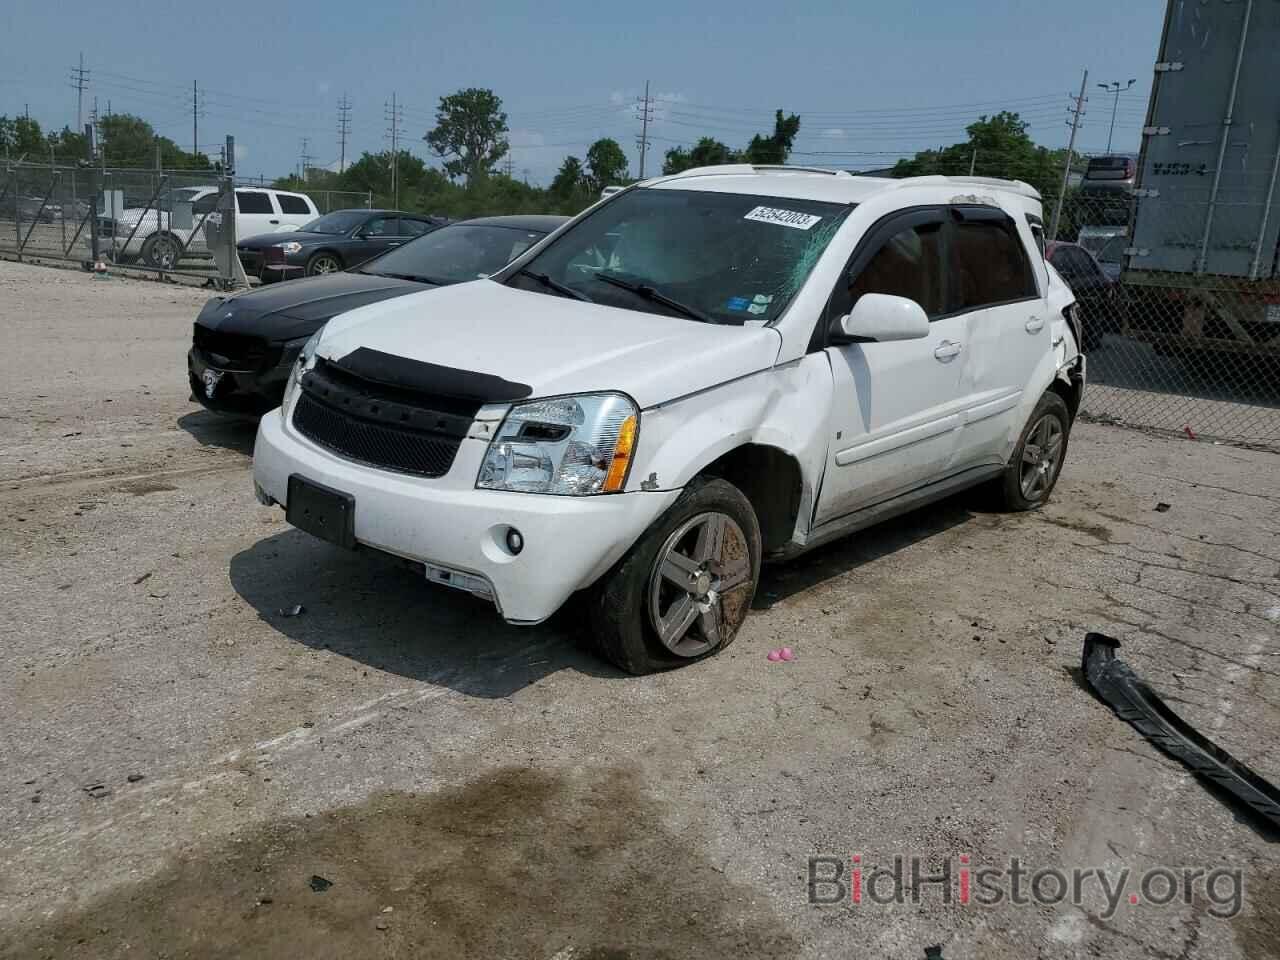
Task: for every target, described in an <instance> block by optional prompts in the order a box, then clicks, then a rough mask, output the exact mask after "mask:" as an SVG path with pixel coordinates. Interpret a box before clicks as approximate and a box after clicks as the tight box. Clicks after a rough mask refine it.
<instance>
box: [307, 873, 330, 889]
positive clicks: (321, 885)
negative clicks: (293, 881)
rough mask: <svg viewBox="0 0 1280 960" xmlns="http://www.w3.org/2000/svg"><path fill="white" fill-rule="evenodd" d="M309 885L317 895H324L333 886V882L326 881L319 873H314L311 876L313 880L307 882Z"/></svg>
mask: <svg viewBox="0 0 1280 960" xmlns="http://www.w3.org/2000/svg"><path fill="white" fill-rule="evenodd" d="M307 884H308V885H309V886H310V887H311V889H312V890H314V891H315V892H316V893H324V892H325V891H326V890H328V889H329V888H330V887H332V886H333V881H332V880H326V879H325V878H324V877H322V876H320V874H318V873H313V874H312V875H311V879H310V880H308V881H307Z"/></svg>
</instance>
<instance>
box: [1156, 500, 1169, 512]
mask: <svg viewBox="0 0 1280 960" xmlns="http://www.w3.org/2000/svg"><path fill="white" fill-rule="evenodd" d="M1168 512H1169V504H1167V503H1165V502H1164V501H1163V500H1161V501H1160V502H1159V503H1157V504H1156V513H1168Z"/></svg>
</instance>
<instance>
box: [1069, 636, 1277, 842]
mask: <svg viewBox="0 0 1280 960" xmlns="http://www.w3.org/2000/svg"><path fill="white" fill-rule="evenodd" d="M1119 648H1120V641H1119V640H1117V639H1115V638H1114V637H1108V636H1106V635H1105V634H1101V633H1087V634H1085V637H1084V652H1083V654H1082V656H1081V671H1082V672H1083V674H1084V677H1085V680H1086V681H1087V682H1088V684H1089V688H1090V689H1091V690H1092V691H1093V692H1094V693H1095V694H1097V696H1098V697H1099V698H1100V699H1101V700H1102V701H1103V702H1104V703H1106V704H1107V705H1108V706H1110V707H1111V708H1112V709H1113V710H1114V711H1115V712H1116V716H1118V717H1120V719H1121V720H1125V721H1128V722H1129V723H1130V724H1132V725H1133V727H1134V728H1135V729H1136V730H1137V731H1138V732H1139V733H1141V734H1142V735H1143V736H1144V737H1146V738H1147V739H1148V740H1149V741H1151V743H1152V744H1154V745H1155V746H1156V747H1157V748H1159V749H1160V751H1161V752H1163V753H1165V754H1168V755H1169V756H1171V757H1173V758H1174V759H1175V760H1179V761H1181V762H1182V764H1183V765H1184V766H1186V767H1187V768H1188V769H1189V770H1191V771H1192V772H1193V773H1195V774H1196V775H1197V776H1199V777H1201V778H1202V779H1204V780H1207V781H1209V783H1210V784H1211V785H1213V786H1215V787H1218V788H1220V790H1221V791H1225V792H1226V793H1227V794H1229V795H1230V796H1232V797H1234V798H1235V799H1236V800H1238V801H1240V803H1241V804H1242V805H1243V807H1244V808H1245V812H1246V813H1249V814H1253V815H1256V816H1258V817H1261V818H1263V819H1264V820H1266V821H1268V822H1269V823H1270V824H1271V825H1272V826H1274V827H1276V828H1280V789H1277V788H1276V787H1275V786H1274V785H1273V784H1271V783H1269V782H1267V781H1266V780H1264V779H1263V778H1262V777H1260V776H1259V775H1258V774H1256V773H1255V772H1254V771H1253V770H1251V769H1249V767H1247V766H1245V765H1244V764H1243V763H1241V762H1240V761H1239V760H1237V759H1236V758H1235V757H1233V756H1231V754H1229V753H1227V751H1225V750H1223V749H1222V748H1221V747H1220V746H1218V745H1217V744H1216V743H1214V742H1213V741H1211V740H1209V739H1208V738H1207V737H1205V736H1204V735H1203V734H1202V733H1200V731H1198V730H1197V729H1196V728H1195V727H1193V726H1191V724H1189V723H1187V722H1186V721H1185V720H1183V719H1182V718H1181V717H1180V716H1178V715H1177V714H1176V713H1174V712H1173V711H1172V710H1171V709H1169V707H1168V706H1167V705H1166V704H1165V702H1164V701H1163V700H1161V699H1160V695H1159V694H1157V693H1156V692H1155V691H1154V690H1152V689H1151V688H1150V687H1149V686H1147V684H1146V683H1145V682H1144V681H1143V680H1142V678H1141V677H1139V676H1138V675H1137V674H1136V673H1134V672H1133V669H1132V668H1131V667H1130V666H1129V665H1128V664H1126V663H1125V662H1124V661H1123V660H1117V659H1116V650H1118V649H1119Z"/></svg>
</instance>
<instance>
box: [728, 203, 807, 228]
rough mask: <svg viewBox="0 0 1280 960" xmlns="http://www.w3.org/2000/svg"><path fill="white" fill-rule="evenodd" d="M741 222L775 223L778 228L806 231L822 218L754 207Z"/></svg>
mask: <svg viewBox="0 0 1280 960" xmlns="http://www.w3.org/2000/svg"><path fill="white" fill-rule="evenodd" d="M742 219H743V220H759V221H760V222H761V223H776V224H777V225H778V226H780V227H792V228H793V229H796V230H808V229H809V228H810V227H812V226H813V225H814V224H815V223H817V222H818V221H819V220H821V219H822V217H819V216H815V215H814V214H812V213H801V212H800V211H799V210H783V209H781V208H779V207H756V208H755V209H754V210H751V211H750V212H748V213H747V214H746V216H744V217H743V218H742Z"/></svg>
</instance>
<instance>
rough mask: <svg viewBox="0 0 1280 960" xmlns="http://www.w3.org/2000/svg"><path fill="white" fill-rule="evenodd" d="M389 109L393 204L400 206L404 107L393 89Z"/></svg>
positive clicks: (395, 206) (388, 134) (396, 206)
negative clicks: (401, 123) (399, 174)
mask: <svg viewBox="0 0 1280 960" xmlns="http://www.w3.org/2000/svg"><path fill="white" fill-rule="evenodd" d="M384 109H387V123H388V128H387V136H388V137H389V138H390V140H391V206H392V207H394V208H396V209H398V208H399V207H400V180H399V177H398V176H397V174H398V168H399V166H400V134H401V133H402V131H401V129H400V121H401V120H402V119H403V117H404V108H403V107H401V106H398V105H397V104H396V94H395V91H394V90H393V91H391V106H390V108H389V109H388V108H386V107H385V105H384Z"/></svg>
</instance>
